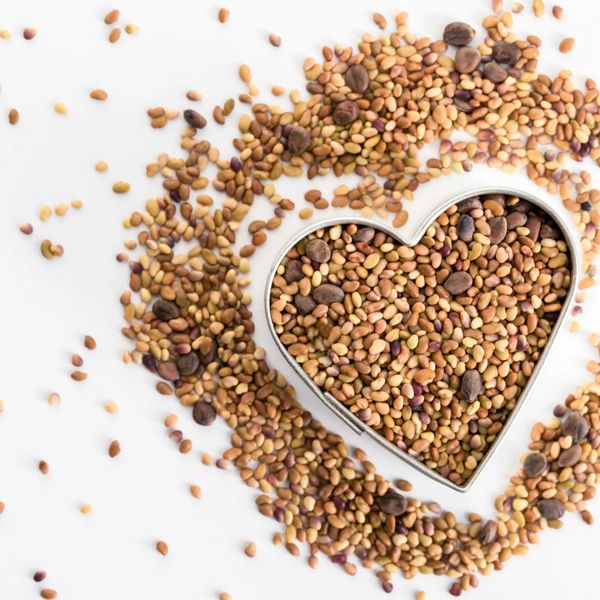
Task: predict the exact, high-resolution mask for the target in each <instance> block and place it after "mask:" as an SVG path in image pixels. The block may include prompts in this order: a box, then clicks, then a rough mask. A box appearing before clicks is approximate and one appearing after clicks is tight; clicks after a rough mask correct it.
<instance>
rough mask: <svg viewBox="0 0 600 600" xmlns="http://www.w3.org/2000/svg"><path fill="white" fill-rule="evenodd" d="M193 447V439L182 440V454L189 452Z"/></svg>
mask: <svg viewBox="0 0 600 600" xmlns="http://www.w3.org/2000/svg"><path fill="white" fill-rule="evenodd" d="M191 449H192V440H188V439H185V440H181V443H180V444H179V452H181V454H187V453H188V452H189V451H190V450H191Z"/></svg>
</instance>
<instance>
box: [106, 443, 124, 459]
mask: <svg viewBox="0 0 600 600" xmlns="http://www.w3.org/2000/svg"><path fill="white" fill-rule="evenodd" d="M119 454H121V444H119V442H118V441H117V440H113V441H112V442H111V443H110V445H109V446H108V455H109V456H110V457H111V458H115V457H116V456H119Z"/></svg>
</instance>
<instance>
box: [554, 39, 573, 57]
mask: <svg viewBox="0 0 600 600" xmlns="http://www.w3.org/2000/svg"><path fill="white" fill-rule="evenodd" d="M574 47H575V39H574V38H572V37H568V38H565V39H564V40H562V41H561V42H560V44H559V45H558V49H559V50H560V51H561V52H562V53H563V54H566V53H567V52H571V50H573V48H574Z"/></svg>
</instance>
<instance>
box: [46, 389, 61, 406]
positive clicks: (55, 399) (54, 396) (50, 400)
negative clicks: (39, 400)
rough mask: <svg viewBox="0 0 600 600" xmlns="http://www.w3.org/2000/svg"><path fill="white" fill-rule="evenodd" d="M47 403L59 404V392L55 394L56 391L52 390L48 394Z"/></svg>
mask: <svg viewBox="0 0 600 600" xmlns="http://www.w3.org/2000/svg"><path fill="white" fill-rule="evenodd" d="M48 404H51V405H52V406H55V405H57V404H60V394H57V393H56V392H52V393H51V394H49V395H48Z"/></svg>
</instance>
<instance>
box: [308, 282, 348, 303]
mask: <svg viewBox="0 0 600 600" xmlns="http://www.w3.org/2000/svg"><path fill="white" fill-rule="evenodd" d="M344 296H345V294H344V290H342V288H340V287H338V286H337V285H334V284H333V283H323V284H321V285H320V286H319V287H317V288H315V289H314V290H313V291H312V297H313V299H314V300H315V302H317V304H327V305H329V304H333V303H334V302H342V301H343V300H344Z"/></svg>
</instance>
